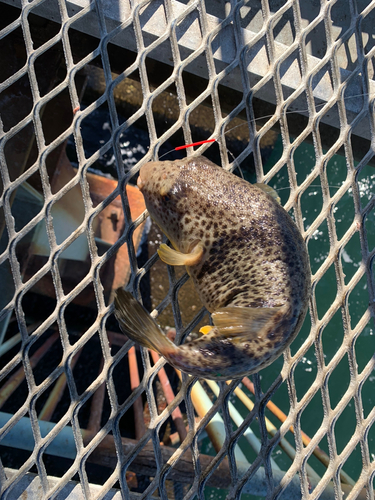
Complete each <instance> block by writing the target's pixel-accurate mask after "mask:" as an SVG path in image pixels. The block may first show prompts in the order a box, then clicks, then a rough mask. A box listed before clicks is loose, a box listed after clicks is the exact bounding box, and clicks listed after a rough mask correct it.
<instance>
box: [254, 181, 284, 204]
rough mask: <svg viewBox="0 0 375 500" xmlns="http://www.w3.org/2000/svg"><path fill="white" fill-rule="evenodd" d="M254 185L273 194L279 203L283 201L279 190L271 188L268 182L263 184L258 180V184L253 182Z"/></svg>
mask: <svg viewBox="0 0 375 500" xmlns="http://www.w3.org/2000/svg"><path fill="white" fill-rule="evenodd" d="M253 186H255V187H257V188H259V189H261V190H262V191H263V192H264V193H267V194H269V195H270V196H272V198H273V199H274V200H276V201H277V203H281V200H280V196H279V195H278V194H277V192H276V191H275V190H274V189H273V188H271V186H269V185H268V184H262V183H261V182H257V183H256V184H253Z"/></svg>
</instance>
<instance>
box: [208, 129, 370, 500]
mask: <svg viewBox="0 0 375 500" xmlns="http://www.w3.org/2000/svg"><path fill="white" fill-rule="evenodd" d="M282 151H283V147H282V143H281V139H278V141H277V143H276V144H275V148H274V150H273V153H272V155H271V157H270V158H269V160H268V162H267V164H266V165H265V168H264V170H265V172H268V171H269V170H270V169H271V168H272V167H273V165H275V163H276V162H277V161H278V160H279V158H280V157H281V154H282ZM294 165H295V170H296V172H297V182H298V184H302V182H303V181H304V180H305V178H306V177H307V176H308V175H309V174H310V172H311V170H312V169H313V168H314V166H315V153H314V148H313V146H312V145H309V144H302V145H301V146H300V147H298V148H297V149H296V151H295V154H294ZM327 175H328V181H329V184H330V193H331V196H332V195H333V194H334V193H335V192H336V191H337V189H338V187H339V186H341V184H342V183H343V182H344V181H345V180H346V177H347V167H346V161H345V158H344V157H343V156H339V155H336V156H334V157H333V158H332V159H331V160H330V161H329V163H328V165H327ZM358 179H359V188H360V195H361V204H362V207H365V206H366V205H367V203H368V202H369V200H370V199H371V197H372V193H373V192H374V188H375V169H374V168H373V167H365V168H364V169H363V170H362V172H361V173H360V175H359V177H358ZM248 180H250V182H254V179H253V178H252V179H250V178H249V179H248ZM269 184H270V186H272V187H274V188H275V189H276V190H277V191H278V193H279V195H280V197H281V202H282V204H285V203H286V201H287V200H288V198H289V181H288V172H287V168H286V166H284V167H282V169H281V170H280V171H279V172H278V173H277V174H276V175H275V176H274V177H273V179H272V180H271V182H270V183H269ZM322 204H323V198H322V190H321V188H320V182H319V177H318V178H317V179H316V180H315V181H314V183H313V186H311V187H309V188H308V189H307V190H306V191H305V192H304V194H303V195H302V198H301V209H302V214H303V218H304V225H305V228H308V226H309V225H310V224H311V223H312V222H313V221H314V220H315V218H316V217H317V215H318V214H319V213H320V211H321V209H322ZM291 215H292V216H293V214H292V212H291ZM334 217H335V221H336V230H337V237H338V239H341V238H342V237H343V235H344V234H345V232H346V231H347V229H348V228H349V227H350V225H351V224H352V222H353V218H354V203H353V197H352V194H351V191H350V190H349V191H348V192H347V193H346V194H345V195H344V196H343V197H342V198H341V200H340V201H339V202H338V204H337V206H336V207H335V209H334ZM365 225H366V230H367V238H368V246H369V250H370V251H371V250H372V249H373V248H374V247H375V211H374V210H372V212H371V213H370V214H369V216H368V217H367V218H366V221H365ZM308 250H309V255H310V261H311V269H312V273H313V274H314V273H316V272H317V270H318V269H319V268H320V266H321V265H322V264H323V262H324V260H325V258H326V257H327V256H328V253H329V238H328V228H327V223H326V222H325V221H324V222H323V223H322V224H321V225H320V227H319V228H318V229H317V230H316V231H315V233H314V234H313V236H312V238H311V239H310V241H309V243H308ZM361 259H362V254H361V247H360V240H359V235H358V233H355V234H354V236H353V237H352V238H351V240H350V241H349V242H348V244H347V245H346V246H345V248H344V251H343V252H342V265H343V271H344V273H345V275H346V277H345V283H346V284H347V283H348V282H349V281H350V279H351V278H352V277H353V275H354V274H355V272H356V271H357V270H358V267H359V265H360V263H361ZM336 294H337V286H336V276H335V269H334V267H333V265H332V266H331V267H330V268H329V269H328V271H327V272H326V273H325V274H324V276H323V278H322V279H321V280H320V282H319V283H318V284H317V286H316V290H315V298H316V304H317V311H318V316H319V318H322V317H323V316H324V314H325V312H326V311H327V310H328V308H329V306H330V305H331V303H332V301H333V300H334V299H335V297H336ZM368 303H369V297H368V292H367V280H366V275H364V276H363V277H362V279H361V280H360V281H359V282H358V283H357V285H356V286H355V287H354V289H353V290H352V292H351V293H350V296H349V311H350V317H351V327H352V328H354V327H355V326H356V324H357V323H358V321H359V319H360V318H361V317H362V316H363V314H364V312H365V311H366V309H367V307H368ZM310 327H311V320H310V315H309V314H308V315H307V317H306V320H305V323H304V325H303V327H302V329H301V331H300V333H299V335H298V337H297V339H296V340H295V341H294V342H293V344H292V346H291V352H292V354H295V353H296V351H297V350H298V349H299V348H300V346H301V345H302V344H303V343H304V341H305V340H306V339H307V337H308V335H309V332H310ZM343 339H344V330H343V323H342V315H341V310H339V311H338V312H337V313H336V314H335V315H334V316H333V318H332V319H331V321H330V322H329V323H328V324H327V325H326V327H325V329H324V331H323V333H322V345H323V351H324V360H325V363H326V365H327V364H328V363H329V362H330V360H331V359H332V358H333V356H334V355H335V353H336V352H337V349H338V348H339V347H340V346H341V344H342V342H343ZM354 351H355V356H356V361H357V364H358V372H359V373H360V372H361V371H362V370H363V368H364V367H365V366H366V364H367V363H368V362H369V361H370V360H371V357H372V356H373V355H374V352H375V335H374V324H373V322H371V321H370V322H369V323H368V324H367V326H366V327H365V328H364V330H363V331H362V333H361V334H360V335H359V337H358V339H357V340H356V342H355V347H354ZM282 366H283V357H281V358H279V359H278V360H277V361H276V362H274V363H273V364H272V365H271V366H269V367H268V368H266V369H264V370H262V371H261V372H260V376H261V383H262V390H263V391H264V392H266V390H267V388H268V387H269V386H270V385H271V384H272V382H273V381H274V380H275V378H276V377H277V376H278V374H279V373H280V370H281V369H282ZM316 374H317V361H316V357H315V347H314V344H313V345H312V346H311V347H310V348H309V349H308V351H307V352H306V353H305V355H304V357H303V358H302V360H301V362H300V363H299V364H298V366H297V368H296V370H295V373H294V381H295V386H296V393H297V399H298V400H300V399H301V398H302V397H303V396H304V394H305V393H306V391H307V390H308V389H309V388H310V386H311V385H312V384H313V382H314V380H315V378H316ZM349 383H350V372H349V359H348V356H347V355H345V356H344V357H343V358H342V359H341V361H340V362H339V364H338V365H337V367H336V368H335V369H334V370H333V372H332V374H331V376H330V378H329V382H328V388H329V394H330V406H331V408H332V409H334V408H335V407H336V405H337V404H338V402H339V401H340V399H341V397H342V396H343V395H344V393H345V392H346V390H347V389H348V386H349ZM240 387H242V386H240ZM242 389H244V387H242ZM244 390H245V392H248V391H247V390H246V389H244ZM361 396H362V404H363V413H364V417H367V415H368V414H369V412H370V411H371V409H372V408H373V406H374V404H375V372H374V373H373V374H372V375H370V376H369V377H368V379H367V380H366V381H365V383H364V385H363V387H362V390H361ZM251 397H252V396H251ZM231 401H232V402H233V403H234V405H235V406H236V408H237V409H238V410H239V411H240V413H241V414H242V415H243V417H245V416H246V415H247V414H248V411H247V410H246V408H245V407H244V406H243V405H242V403H240V402H239V401H238V400H237V399H236V397H235V396H233V397H232V398H231ZM272 401H273V402H274V403H275V404H276V405H277V406H278V407H279V408H280V409H282V410H283V411H284V413H286V414H288V411H289V397H288V391H287V386H286V383H283V384H282V385H281V387H280V388H279V389H278V391H277V392H276V393H275V394H274V395H273V396H272ZM266 416H267V417H268V418H269V419H270V420H271V421H272V422H273V423H274V425H275V426H276V427H279V425H280V424H279V422H278V421H277V419H276V418H275V417H274V416H273V415H272V414H271V413H270V412H269V411H268V410H266ZM323 416H324V414H323V404H322V395H321V392H320V391H318V392H317V393H316V394H315V396H314V397H313V399H312V400H311V401H310V403H309V404H308V405H307V407H306V408H305V410H304V411H303V413H302V416H301V427H302V430H303V431H304V432H305V433H306V434H307V435H309V436H310V437H312V436H313V435H314V434H315V433H316V432H317V431H318V429H319V428H320V426H321V425H322V421H323ZM355 428H356V416H355V406H354V400H353V399H352V400H350V402H349V404H348V405H347V406H346V408H345V410H344V411H343V413H342V414H341V415H340V417H339V418H338V420H337V422H336V424H335V427H334V435H335V440H336V449H337V453H338V454H340V453H341V452H342V450H343V449H344V448H345V446H346V445H347V443H348V442H349V440H350V438H351V436H352V435H353V433H354V431H355ZM252 430H253V431H254V433H255V434H257V435H258V436H260V434H259V429H258V425H257V424H255V425H254V424H253V425H252ZM286 438H287V440H288V441H289V442H290V443H291V444H292V445H293V446H295V441H294V437H293V435H292V434H291V433H288V434H287V435H286ZM368 444H369V448H370V460H374V459H375V428H374V426H373V427H372V428H371V429H370V432H369V435H368ZM239 445H240V447H241V449H242V451H243V452H244V453H245V455H246V457H247V458H248V460H249V462H252V461H253V460H254V459H255V457H256V454H255V452H253V450H252V449H251V448H250V446H249V445H248V443H247V442H246V441H245V439H244V438H241V439H240V441H239ZM319 446H320V447H321V448H322V449H323V450H324V451H326V452H327V453H328V442H327V439H326V437H324V438H323V439H322V440H321V442H320V443H319ZM202 452H204V453H209V454H215V452H214V450H213V448H212V445H211V443H210V442H209V441H208V439H206V440H205V441H204V442H203V444H202ZM272 456H273V458H274V459H275V461H276V463H277V464H278V465H279V467H280V468H281V469H282V470H287V469H288V468H289V467H290V465H291V460H290V459H289V458H288V457H287V456H286V455H285V453H284V452H283V451H282V450H281V449H280V448H276V449H275V450H274V452H273V455H272ZM308 464H309V465H310V466H311V467H313V468H314V469H315V471H316V472H317V473H318V474H319V475H320V476H322V475H323V474H324V472H325V470H326V468H325V467H324V466H323V465H322V464H321V463H320V462H319V461H318V460H317V459H316V458H315V457H314V456H312V457H310V459H309V460H308ZM343 470H344V471H345V472H346V473H347V474H349V475H350V476H351V477H352V478H353V479H354V480H357V479H358V477H359V475H360V474H361V471H362V457H361V449H360V445H359V444H358V445H357V446H356V448H355V449H354V450H353V451H352V453H351V454H350V456H349V458H348V459H347V460H346V462H345V463H344V466H343ZM247 497H249V498H252V499H254V498H256V497H254V496H251V497H250V496H248V495H243V498H244V499H245V498H247ZM220 498H225V492H223V493H221V492H220V493H219V491H218V490H214V489H210V488H207V490H206V499H215V500H216V499H220Z"/></svg>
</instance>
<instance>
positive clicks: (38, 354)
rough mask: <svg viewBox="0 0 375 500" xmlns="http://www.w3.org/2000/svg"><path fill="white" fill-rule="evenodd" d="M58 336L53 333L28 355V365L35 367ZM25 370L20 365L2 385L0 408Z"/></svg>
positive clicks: (15, 387)
mask: <svg viewBox="0 0 375 500" xmlns="http://www.w3.org/2000/svg"><path fill="white" fill-rule="evenodd" d="M58 338H59V334H58V332H55V333H53V334H52V335H51V336H50V337H49V338H48V339H47V340H46V341H45V342H44V344H43V345H42V346H40V347H39V349H38V350H37V351H35V353H34V354H33V355H32V356H31V357H30V366H31V368H35V366H36V365H37V364H38V362H39V361H40V360H41V359H42V358H43V356H44V355H45V354H46V353H47V352H48V350H49V348H50V347H51V346H52V345H53V344H54V343H55V342H56V340H57V339H58ZM24 379H25V371H24V369H23V368H22V367H21V368H19V369H18V370H17V371H16V372H15V373H14V374H13V375H12V376H11V377H10V378H9V380H8V381H7V382H6V383H5V384H4V385H3V387H2V388H1V390H0V408H1V407H2V406H3V404H4V403H5V401H6V400H7V399H8V398H9V397H10V396H11V395H12V394H13V392H14V391H15V390H16V389H17V387H18V386H19V385H20V384H21V383H22V382H23V381H24Z"/></svg>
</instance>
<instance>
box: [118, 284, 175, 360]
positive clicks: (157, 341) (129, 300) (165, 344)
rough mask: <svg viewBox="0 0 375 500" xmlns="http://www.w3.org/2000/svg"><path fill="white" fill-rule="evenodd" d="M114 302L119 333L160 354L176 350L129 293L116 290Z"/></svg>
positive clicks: (120, 289)
mask: <svg viewBox="0 0 375 500" xmlns="http://www.w3.org/2000/svg"><path fill="white" fill-rule="evenodd" d="M114 302H115V316H116V319H117V321H118V322H119V325H120V328H121V331H122V332H123V333H124V334H125V335H127V336H128V337H129V338H131V339H132V340H134V342H137V343H138V344H140V345H141V346H143V347H147V348H148V349H152V350H154V351H157V352H159V353H160V354H163V352H165V351H168V350H169V351H170V350H173V349H175V348H176V346H175V345H174V344H173V343H172V342H171V341H170V340H169V339H168V338H167V337H166V336H165V335H164V334H163V332H162V331H161V330H160V328H159V326H158V325H157V324H156V322H155V320H154V319H153V318H152V317H151V316H150V315H149V313H148V312H147V311H146V309H145V308H144V307H143V306H142V304H140V303H139V302H138V301H137V300H136V299H135V298H134V297H133V295H132V294H131V293H129V292H126V291H125V290H123V289H122V288H119V289H117V290H116V295H115V301H114Z"/></svg>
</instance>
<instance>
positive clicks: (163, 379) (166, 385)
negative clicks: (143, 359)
mask: <svg viewBox="0 0 375 500" xmlns="http://www.w3.org/2000/svg"><path fill="white" fill-rule="evenodd" d="M150 353H151V357H152V360H153V362H154V363H155V364H156V363H157V362H158V361H159V359H160V357H159V355H158V354H157V353H156V352H155V351H150ZM158 377H159V380H160V383H161V386H162V389H163V392H164V395H165V399H166V400H167V404H170V403H171V402H172V401H173V400H174V398H175V395H174V392H173V390H172V387H171V384H170V382H169V379H168V376H167V374H166V372H165V370H164V368H160V370H159V371H158ZM171 417H172V419H173V422H174V425H175V426H176V429H177V432H178V435H179V438H180V441H181V442H182V441H183V440H184V439H185V438H186V435H187V432H186V427H185V424H184V419H183V418H182V413H181V410H180V408H179V407H178V406H177V408H175V409H174V410H173V412H172V414H171Z"/></svg>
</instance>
